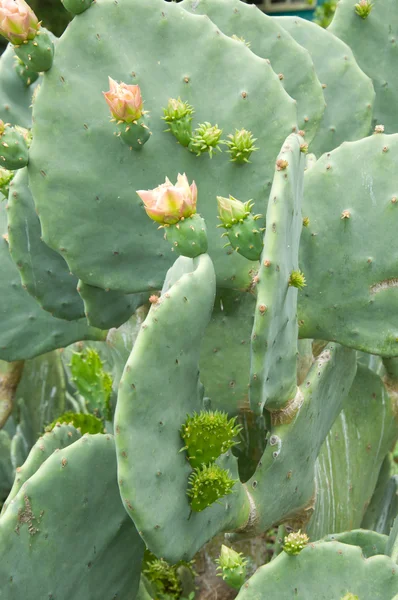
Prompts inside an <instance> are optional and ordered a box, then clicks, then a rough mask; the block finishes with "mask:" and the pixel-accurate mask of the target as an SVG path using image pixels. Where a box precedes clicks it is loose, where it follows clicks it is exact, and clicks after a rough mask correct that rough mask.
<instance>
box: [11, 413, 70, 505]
mask: <svg viewBox="0 0 398 600" xmlns="http://www.w3.org/2000/svg"><path fill="white" fill-rule="evenodd" d="M80 438H81V433H80V432H79V431H77V429H75V427H73V425H68V424H66V423H63V424H62V425H61V423H59V424H58V425H57V426H56V427H54V429H52V430H51V431H50V432H48V433H45V434H44V435H43V436H42V437H40V438H39V439H38V440H37V442H36V444H35V445H34V446H33V448H32V449H31V451H30V452H29V455H28V458H27V459H26V461H25V462H24V464H23V465H21V466H19V467H17V469H16V475H15V479H14V485H13V486H12V488H11V491H10V493H9V495H8V497H7V500H6V501H5V502H4V504H3V508H2V510H1V514H2V515H3V514H4V513H5V511H6V510H7V507H8V505H9V504H10V502H11V501H12V500H13V499H14V498H15V496H16V495H17V493H18V492H19V490H20V489H21V487H22V486H23V484H24V483H25V481H27V480H28V479H29V478H30V477H32V475H34V474H35V473H36V471H37V470H38V469H39V468H40V466H41V465H42V464H43V463H44V461H45V460H47V458H48V457H49V456H51V455H52V453H53V452H56V451H57V450H62V449H63V448H66V447H67V446H70V445H71V444H73V443H74V442H76V440H78V439H80Z"/></svg>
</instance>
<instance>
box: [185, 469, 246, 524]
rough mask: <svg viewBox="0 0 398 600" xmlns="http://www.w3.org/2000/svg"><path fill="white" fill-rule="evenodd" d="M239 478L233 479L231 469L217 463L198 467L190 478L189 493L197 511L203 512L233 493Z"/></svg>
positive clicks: (193, 506)
mask: <svg viewBox="0 0 398 600" xmlns="http://www.w3.org/2000/svg"><path fill="white" fill-rule="evenodd" d="M235 483H238V480H236V479H232V478H231V474H230V472H229V471H226V470H225V469H222V468H221V467H219V466H218V465H216V464H211V465H209V466H208V467H207V466H206V465H203V466H202V467H198V468H196V469H195V470H194V471H193V472H192V473H191V475H190V476H189V479H188V486H189V487H188V491H187V494H188V496H189V498H190V501H189V503H190V505H191V508H192V510H194V511H195V512H202V510H205V509H206V508H208V507H209V506H211V505H212V504H214V503H215V502H217V501H218V500H220V498H224V496H227V495H228V494H232V491H233V487H234V485H235Z"/></svg>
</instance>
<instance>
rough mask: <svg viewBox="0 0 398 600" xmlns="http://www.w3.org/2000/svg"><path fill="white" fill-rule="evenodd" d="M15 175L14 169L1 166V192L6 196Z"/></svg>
mask: <svg viewBox="0 0 398 600" xmlns="http://www.w3.org/2000/svg"><path fill="white" fill-rule="evenodd" d="M14 175H15V173H14V172H13V171H9V170H8V169H3V168H2V167H0V192H1V193H2V194H3V195H4V196H8V190H9V187H10V183H11V181H12V180H13V178H14Z"/></svg>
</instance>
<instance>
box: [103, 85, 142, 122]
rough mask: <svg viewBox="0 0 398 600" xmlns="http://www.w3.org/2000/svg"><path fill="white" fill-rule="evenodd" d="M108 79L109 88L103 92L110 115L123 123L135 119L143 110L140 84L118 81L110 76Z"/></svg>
mask: <svg viewBox="0 0 398 600" xmlns="http://www.w3.org/2000/svg"><path fill="white" fill-rule="evenodd" d="M108 79H109V88H110V89H109V91H108V92H103V94H104V97H105V101H106V103H107V104H108V106H109V108H110V111H111V114H112V117H113V118H114V119H116V120H117V121H124V122H125V123H132V122H133V121H137V120H138V119H139V118H140V117H141V116H142V114H143V112H144V111H143V104H144V103H143V100H142V96H141V90H140V86H139V85H128V84H127V83H123V82H121V83H118V82H117V81H115V80H114V79H112V78H111V77H108Z"/></svg>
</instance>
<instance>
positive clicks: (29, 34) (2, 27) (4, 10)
mask: <svg viewBox="0 0 398 600" xmlns="http://www.w3.org/2000/svg"><path fill="white" fill-rule="evenodd" d="M39 28H40V23H39V21H38V18H37V17H36V15H35V13H34V12H33V10H32V9H31V8H30V6H29V5H28V4H26V2H25V0H0V34H1V35H3V36H4V37H6V38H7V39H8V41H10V42H11V43H12V44H14V45H16V46H19V45H20V44H22V43H23V42H25V41H27V40H33V38H34V37H36V34H37V32H38V30H39Z"/></svg>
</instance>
